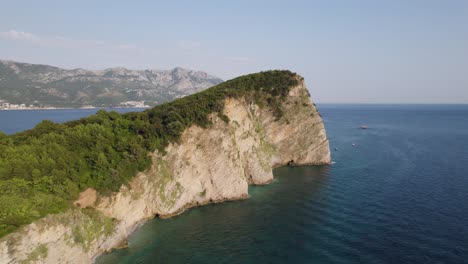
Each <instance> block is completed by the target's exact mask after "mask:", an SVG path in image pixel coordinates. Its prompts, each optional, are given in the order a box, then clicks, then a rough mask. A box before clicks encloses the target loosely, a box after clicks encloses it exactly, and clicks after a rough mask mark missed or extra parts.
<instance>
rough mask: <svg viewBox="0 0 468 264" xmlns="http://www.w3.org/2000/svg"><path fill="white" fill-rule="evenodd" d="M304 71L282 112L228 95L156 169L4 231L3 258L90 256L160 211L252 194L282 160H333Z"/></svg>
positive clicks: (155, 160) (155, 162) (160, 154)
mask: <svg viewBox="0 0 468 264" xmlns="http://www.w3.org/2000/svg"><path fill="white" fill-rule="evenodd" d="M296 78H298V82H297V83H298V84H297V85H295V86H293V87H289V89H288V92H287V94H286V96H285V97H284V98H283V99H282V100H281V105H280V109H281V112H282V115H281V117H278V115H275V112H276V111H277V110H278V109H276V108H275V107H272V106H271V105H264V104H262V103H261V102H258V103H255V101H254V100H252V98H246V97H242V96H241V97H226V98H225V99H224V100H223V103H224V105H223V107H222V113H221V114H220V113H211V114H209V120H210V121H211V122H210V123H211V124H210V125H209V126H208V127H200V126H197V125H192V126H190V127H188V128H186V129H185V130H184V131H183V133H182V134H181V136H180V139H179V140H178V141H176V142H171V143H169V144H168V145H167V146H166V147H165V149H164V151H158V150H156V151H154V152H153V153H151V154H150V155H151V159H152V164H151V166H150V168H149V169H147V170H145V171H143V172H140V173H138V174H137V175H136V176H135V177H134V178H133V179H132V180H131V181H130V182H129V184H127V185H122V187H121V188H120V190H119V191H118V192H115V193H113V194H111V195H102V194H99V193H96V192H95V191H94V190H93V189H88V190H86V191H85V192H83V193H82V194H81V196H80V199H79V200H78V201H76V203H75V205H76V206H77V208H76V209H71V210H68V211H67V212H64V213H60V214H55V215H49V216H47V217H46V218H42V219H40V220H37V221H35V222H33V223H32V224H29V225H27V226H25V227H23V228H21V229H20V230H19V231H17V232H15V233H12V234H9V235H7V236H6V237H4V238H2V239H1V240H0V263H20V262H37V263H89V262H92V261H93V260H94V258H95V257H96V256H98V255H99V254H102V253H103V252H106V251H109V250H111V249H112V248H115V247H118V246H120V245H122V244H123V243H125V240H126V238H127V236H128V235H129V234H130V233H132V232H133V231H134V230H135V228H137V227H138V226H139V225H140V224H142V223H143V222H145V221H146V220H148V219H151V218H154V217H155V216H156V217H161V218H165V217H170V216H173V215H176V214H179V213H182V212H183V211H184V210H185V209H187V208H190V207H194V206H199V205H203V204H207V203H217V202H222V201H226V200H236V199H245V198H248V195H249V194H248V185H249V184H267V183H269V182H270V181H271V180H272V179H273V175H272V169H273V168H275V167H278V166H283V165H288V164H289V165H320V164H328V163H330V151H329V144H328V139H327V136H326V133H325V128H324V125H323V122H322V119H321V117H320V114H319V113H318V111H317V109H316V108H315V105H314V104H313V103H312V101H311V99H310V97H309V93H308V91H307V89H306V87H305V85H304V82H303V79H302V78H301V77H299V76H297V77H296ZM85 207H86V208H85ZM80 208H82V209H80Z"/></svg>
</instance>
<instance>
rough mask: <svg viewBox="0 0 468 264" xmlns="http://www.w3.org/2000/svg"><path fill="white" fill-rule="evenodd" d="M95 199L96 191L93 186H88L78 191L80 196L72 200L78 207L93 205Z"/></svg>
mask: <svg viewBox="0 0 468 264" xmlns="http://www.w3.org/2000/svg"><path fill="white" fill-rule="evenodd" d="M96 199H97V191H96V190H94V189H93V188H88V189H86V190H84V191H82V192H81V193H80V198H78V200H76V201H74V202H73V204H74V205H75V206H77V207H80V208H86V207H89V206H92V205H94V203H95V202H96Z"/></svg>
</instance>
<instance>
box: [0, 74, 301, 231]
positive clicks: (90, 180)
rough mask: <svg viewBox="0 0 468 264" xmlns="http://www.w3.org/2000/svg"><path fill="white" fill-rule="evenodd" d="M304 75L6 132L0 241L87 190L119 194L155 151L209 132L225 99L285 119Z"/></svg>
mask: <svg viewBox="0 0 468 264" xmlns="http://www.w3.org/2000/svg"><path fill="white" fill-rule="evenodd" d="M299 78H300V77H298V76H297V75H296V74H295V73H292V72H290V71H268V72H261V73H255V74H250V75H245V76H241V77H238V78H235V79H232V80H230V81H227V82H224V83H222V84H219V85H217V86H214V87H212V88H210V89H207V90H205V91H203V92H200V93H197V94H194V95H191V96H187V97H184V98H182V99H179V100H176V101H173V102H170V103H165V104H162V105H159V106H156V107H154V108H152V109H148V110H146V111H143V112H134V113H126V114H119V113H117V112H106V111H104V110H99V111H98V112H97V114H95V115H92V116H90V117H87V118H82V119H80V120H76V121H71V122H66V123H63V124H57V123H53V122H51V121H43V122H41V123H40V124H38V125H37V126H36V127H35V128H34V129H31V130H27V131H24V132H21V133H17V134H14V135H11V136H7V135H5V134H3V133H1V132H0V237H1V236H3V235H5V234H8V233H10V232H13V231H15V230H16V229H17V228H19V227H20V226H21V225H24V224H28V223H31V222H32V221H33V220H35V219H38V218H41V217H44V216H45V215H47V214H51V213H58V212H62V211H65V210H67V209H68V208H70V207H71V206H72V201H73V200H74V199H76V198H77V197H78V194H79V192H80V191H83V190H84V189H86V188H88V187H92V188H95V189H97V190H98V191H99V192H100V193H103V194H109V193H110V192H113V191H118V189H119V188H120V186H121V185H122V184H126V183H127V182H128V180H129V179H131V178H132V177H133V176H134V175H135V174H136V173H137V172H138V171H143V170H145V169H147V168H149V166H150V165H151V159H150V157H149V156H148V153H149V152H153V151H155V150H156V149H158V150H160V151H164V148H165V147H166V146H167V145H168V144H169V143H170V142H177V141H178V140H179V138H180V136H181V134H182V132H183V131H184V129H186V128H188V127H190V126H191V125H194V124H196V125H198V126H201V127H209V125H210V121H209V119H208V115H209V114H211V113H214V112H217V113H218V114H219V116H220V117H221V118H222V119H223V120H224V121H225V122H229V120H228V118H227V116H224V115H223V114H222V110H223V107H224V103H223V101H224V99H225V98H227V97H235V98H239V97H245V98H246V99H247V100H254V101H255V102H256V103H258V104H259V105H260V106H265V105H268V106H269V107H271V109H272V110H273V111H274V114H275V116H276V117H277V118H281V116H282V110H281V100H282V98H284V97H285V96H286V95H287V94H288V92H289V88H290V87H291V86H294V85H297V84H298V81H299Z"/></svg>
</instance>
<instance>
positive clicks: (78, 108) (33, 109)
mask: <svg viewBox="0 0 468 264" xmlns="http://www.w3.org/2000/svg"><path fill="white" fill-rule="evenodd" d="M127 108H145V109H146V108H151V106H102V107H101V106H96V107H94V106H93V107H37V108H36V107H33V108H0V111H37V110H88V109H127Z"/></svg>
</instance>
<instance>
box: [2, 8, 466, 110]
mask: <svg viewBox="0 0 468 264" xmlns="http://www.w3.org/2000/svg"><path fill="white" fill-rule="evenodd" d="M0 6H1V8H0V59H6V60H16V61H21V62H29V63H40V64H48V65H53V66H58V67H63V68H69V69H72V68H87V69H104V68H110V67H127V68H131V69H146V68H149V69H169V68H174V67H184V68H190V69H195V70H202V71H206V72H207V73H209V74H212V75H215V76H218V77H220V78H222V79H225V80H227V79H230V78H233V77H236V76H239V75H243V74H247V73H252V72H258V71H263V70H270V69H288V70H291V71H294V72H297V73H298V74H300V75H302V76H304V78H305V80H306V84H307V87H308V88H309V90H310V92H311V94H312V98H313V99H314V101H316V102H317V103H468V1H464V0H460V1H458V0H439V1H436V0H388V1H384V0H368V1H366V0H355V1H350V0H342V1H338V0H324V1H312V0H309V1H292V0H291V1H285V0H283V1H275V0H269V1H263V0H257V1H255V0H250V1H244V0H236V1H214V0H213V1H208V0H198V1H167V0H166V1H137V0H135V1H116V0H115V1H87V0H80V1H46V0H41V1H35V0H30V1H22V0H15V1H7V0H0Z"/></svg>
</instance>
